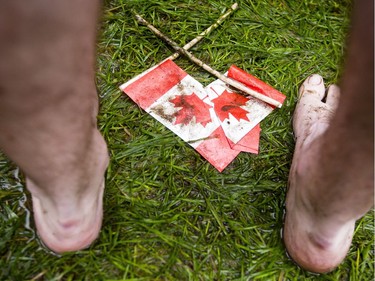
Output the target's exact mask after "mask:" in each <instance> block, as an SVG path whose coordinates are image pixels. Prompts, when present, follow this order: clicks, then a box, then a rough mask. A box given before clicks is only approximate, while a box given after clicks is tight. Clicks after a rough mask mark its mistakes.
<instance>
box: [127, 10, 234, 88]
mask: <svg viewBox="0 0 375 281" xmlns="http://www.w3.org/2000/svg"><path fill="white" fill-rule="evenodd" d="M237 8H238V4H237V3H234V4H233V5H232V6H231V7H230V9H229V10H228V11H227V12H226V13H225V14H223V15H222V16H220V18H218V19H217V20H216V22H215V23H213V24H212V25H211V26H209V27H208V28H207V29H206V30H205V31H203V32H202V33H200V34H199V35H198V36H197V37H195V38H194V39H193V40H191V41H190V42H189V43H187V44H186V45H185V46H183V48H184V49H185V50H189V49H190V48H191V47H193V46H194V45H195V44H197V43H198V42H199V41H201V40H202V39H203V37H204V36H206V35H208V34H209V33H210V32H211V31H212V30H214V29H215V28H217V27H218V26H219V25H220V24H221V23H222V22H223V21H224V20H225V19H226V18H227V17H228V16H229V15H230V14H231V13H232V12H234V11H235V10H236V9H237ZM137 16H138V15H136V17H137ZM139 17H140V16H139ZM179 55H180V53H179V52H176V53H174V54H173V55H171V56H169V57H168V58H166V59H164V60H162V61H161V62H159V63H158V64H157V65H154V66H152V67H150V68H149V69H147V70H146V71H145V72H143V73H141V74H139V75H137V76H135V77H133V78H132V79H130V80H129V81H127V82H126V83H124V84H122V85H121V86H120V89H125V88H126V87H127V86H128V85H130V84H131V83H133V82H134V81H135V80H137V79H138V78H139V77H141V76H142V75H144V74H145V73H148V72H150V71H152V70H153V69H155V68H156V67H158V66H159V65H160V64H162V63H163V62H165V61H166V60H174V59H176V58H178V57H179Z"/></svg>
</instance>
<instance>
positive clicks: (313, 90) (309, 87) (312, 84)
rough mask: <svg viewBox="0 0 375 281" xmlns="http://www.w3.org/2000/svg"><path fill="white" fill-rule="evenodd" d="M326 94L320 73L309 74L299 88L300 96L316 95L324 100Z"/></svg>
mask: <svg viewBox="0 0 375 281" xmlns="http://www.w3.org/2000/svg"><path fill="white" fill-rule="evenodd" d="M324 95H325V88H324V81H323V77H322V76H320V75H318V74H313V75H311V76H309V77H308V78H307V79H306V80H305V82H303V84H302V86H301V87H300V89H299V95H298V96H299V98H302V97H314V98H317V99H319V100H322V99H323V98H324Z"/></svg>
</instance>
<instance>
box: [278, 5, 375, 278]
mask: <svg viewBox="0 0 375 281" xmlns="http://www.w3.org/2000/svg"><path fill="white" fill-rule="evenodd" d="M369 6H370V7H369ZM371 6H372V7H371ZM373 32H374V30H373V2H372V1H357V2H355V5H354V11H353V19H352V30H351V34H350V38H349V46H348V49H349V51H348V55H347V61H346V69H345V71H344V75H343V77H342V83H341V94H339V90H338V89H337V88H336V87H334V88H331V89H330V90H329V91H328V94H327V96H326V98H325V97H324V95H325V89H324V84H323V80H322V78H321V77H320V76H318V75H313V76H311V77H310V78H308V79H307V80H306V81H305V82H304V84H303V85H302V87H301V89H300V100H299V102H298V104H297V107H296V112H295V116H294V131H295V135H296V149H295V154H294V158H293V163H292V168H291V171H290V176H289V189H288V194H287V202H286V209H287V213H286V219H285V226H284V242H285V245H286V248H287V251H288V253H289V254H290V255H291V257H292V258H293V259H294V260H295V261H296V262H297V263H298V264H299V265H301V266H302V267H303V268H305V269H307V270H310V271H313V272H320V273H322V272H328V271H331V270H333V269H334V268H335V267H337V266H338V265H339V264H340V262H341V261H342V260H343V259H344V258H345V256H346V253H347V251H348V249H349V247H350V244H351V239H352V235H353V231H354V224H355V221H356V220H357V219H359V218H360V217H361V216H363V215H364V214H365V213H366V212H367V211H368V210H369V209H370V208H371V207H372V206H373V204H374V201H373V198H374V189H373V177H374V163H373V160H374V159H373V155H374V147H373V145H374V136H373V128H374V120H373V116H374V109H373V104H374V96H373V94H374V55H373V40H374V37H373ZM339 95H340V98H339ZM338 99H340V101H339V103H338V107H337V102H338ZM323 101H325V102H323ZM336 107H337V110H336ZM335 111H336V113H335V114H334V112H335Z"/></svg>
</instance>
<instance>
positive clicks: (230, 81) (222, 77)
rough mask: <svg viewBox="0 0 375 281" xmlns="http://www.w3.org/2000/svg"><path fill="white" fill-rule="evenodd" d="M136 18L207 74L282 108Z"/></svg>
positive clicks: (141, 19)
mask: <svg viewBox="0 0 375 281" xmlns="http://www.w3.org/2000/svg"><path fill="white" fill-rule="evenodd" d="M136 18H137V20H138V22H139V23H141V24H144V25H146V26H147V27H148V28H149V29H150V30H151V31H152V32H154V33H155V34H156V35H157V36H159V37H160V38H161V39H163V40H164V41H165V42H167V43H168V44H169V45H170V46H171V47H172V48H173V49H175V50H176V51H177V52H179V53H180V54H182V55H184V56H186V57H187V58H188V59H189V60H191V61H192V62H194V63H195V64H197V65H199V66H200V67H202V68H203V69H204V70H206V71H207V72H209V73H211V74H212V75H214V76H216V77H217V78H219V79H220V80H222V81H224V82H225V83H227V84H228V85H230V86H232V87H234V88H236V89H237V90H240V91H242V92H244V93H246V94H247V95H249V96H252V97H254V98H257V99H259V100H261V101H263V102H266V103H268V104H271V105H274V106H276V107H279V108H281V106H282V104H281V103H280V102H278V101H276V100H274V99H272V98H270V97H267V96H265V95H262V94H260V93H258V92H256V91H254V90H252V89H250V88H248V87H246V86H245V85H244V84H242V83H240V82H238V81H236V80H234V79H231V78H229V77H227V76H225V75H223V74H221V73H220V72H219V71H217V70H215V69H213V68H212V67H210V66H209V65H207V64H205V63H204V62H202V61H201V60H200V59H198V58H197V57H195V56H194V55H193V54H191V53H190V52H188V51H187V50H185V49H184V48H181V47H180V46H178V44H177V43H176V42H174V41H173V40H171V39H170V38H168V37H167V36H166V35H164V34H163V33H161V32H160V31H159V30H158V29H157V28H156V27H154V26H153V25H151V24H150V23H148V22H147V21H146V20H145V19H143V18H142V17H141V16H140V15H136Z"/></svg>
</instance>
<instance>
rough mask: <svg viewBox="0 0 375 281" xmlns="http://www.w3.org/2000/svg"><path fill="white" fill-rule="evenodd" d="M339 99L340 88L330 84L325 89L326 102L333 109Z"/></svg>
mask: <svg viewBox="0 0 375 281" xmlns="http://www.w3.org/2000/svg"><path fill="white" fill-rule="evenodd" d="M339 99H340V88H339V87H338V86H336V85H331V86H329V88H328V91H327V98H326V103H327V104H328V105H329V106H330V107H331V109H332V110H335V109H336V108H337V106H338V104H339Z"/></svg>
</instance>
